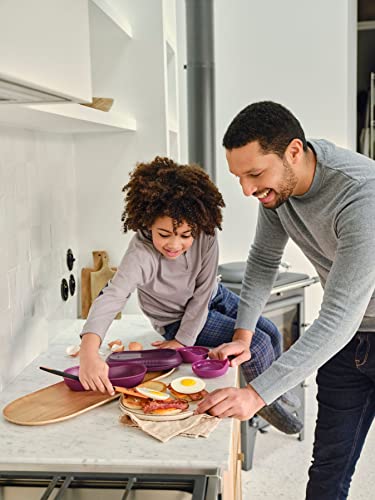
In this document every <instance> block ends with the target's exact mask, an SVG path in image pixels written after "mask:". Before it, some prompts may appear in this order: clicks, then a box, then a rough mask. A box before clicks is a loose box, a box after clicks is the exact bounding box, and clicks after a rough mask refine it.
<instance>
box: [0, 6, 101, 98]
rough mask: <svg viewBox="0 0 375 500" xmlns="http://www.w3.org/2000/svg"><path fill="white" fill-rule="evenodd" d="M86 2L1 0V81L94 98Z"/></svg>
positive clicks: (67, 96)
mask: <svg viewBox="0 0 375 500" xmlns="http://www.w3.org/2000/svg"><path fill="white" fill-rule="evenodd" d="M87 2H88V0H31V1H30V0H1V2H0V79H2V80H5V81H9V82H14V83H19V84H23V85H25V86H27V87H30V88H34V89H38V90H43V91H45V92H48V93H50V94H53V95H57V96H60V97H62V98H66V99H68V100H70V101H75V102H89V101H91V97H92V93H91V73H90V47H89V25H88V4H87Z"/></svg>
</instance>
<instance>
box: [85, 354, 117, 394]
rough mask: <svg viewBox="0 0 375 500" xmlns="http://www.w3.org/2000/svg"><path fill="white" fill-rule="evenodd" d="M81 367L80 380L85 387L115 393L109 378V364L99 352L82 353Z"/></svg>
mask: <svg viewBox="0 0 375 500" xmlns="http://www.w3.org/2000/svg"><path fill="white" fill-rule="evenodd" d="M80 357H81V363H80V367H79V380H80V382H81V384H82V385H83V387H84V388H85V389H86V391H88V390H90V389H91V390H92V391H100V392H103V393H104V392H106V391H107V392H108V393H109V394H110V395H111V396H113V395H114V394H115V392H114V390H113V387H112V384H111V382H110V380H109V378H108V370H109V366H108V365H107V363H105V362H104V361H103V360H102V358H101V357H100V356H99V354H97V353H95V354H86V353H81V356H80Z"/></svg>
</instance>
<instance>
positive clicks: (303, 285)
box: [271, 276, 319, 295]
mask: <svg viewBox="0 0 375 500" xmlns="http://www.w3.org/2000/svg"><path fill="white" fill-rule="evenodd" d="M318 282H319V278H318V277H317V276H313V277H312V278H309V279H305V280H300V281H294V282H293V283H288V284H287V285H280V286H274V287H273V288H272V290H271V295H275V294H276V293H283V292H289V291H290V290H296V289H297V288H306V287H307V286H310V285H313V284H314V283H318Z"/></svg>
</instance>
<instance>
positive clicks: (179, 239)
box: [150, 216, 194, 260]
mask: <svg viewBox="0 0 375 500" xmlns="http://www.w3.org/2000/svg"><path fill="white" fill-rule="evenodd" d="M150 230H151V234H152V243H153V244H154V247H155V248H156V250H157V251H158V252H160V253H161V254H162V255H163V256H164V257H166V258H167V259H172V260H174V259H177V257H179V256H180V255H181V254H183V253H184V252H186V250H188V249H189V248H190V247H191V245H192V244H193V241H194V238H193V237H192V235H191V227H190V226H189V225H188V224H187V223H186V222H185V221H184V222H183V223H182V224H181V226H179V227H178V228H177V229H176V230H174V228H173V220H172V218H171V217H168V216H163V217H158V218H157V219H156V220H155V222H154V223H153V225H152V226H151V228H150Z"/></svg>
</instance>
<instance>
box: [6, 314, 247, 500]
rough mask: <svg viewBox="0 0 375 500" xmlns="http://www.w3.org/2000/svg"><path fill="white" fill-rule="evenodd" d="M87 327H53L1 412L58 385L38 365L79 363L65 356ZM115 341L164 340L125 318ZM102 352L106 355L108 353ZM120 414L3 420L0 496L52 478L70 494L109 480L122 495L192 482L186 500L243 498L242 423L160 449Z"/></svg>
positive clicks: (216, 382) (232, 376)
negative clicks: (35, 422)
mask: <svg viewBox="0 0 375 500" xmlns="http://www.w3.org/2000/svg"><path fill="white" fill-rule="evenodd" d="M82 325H83V320H75V321H70V320H66V321H51V341H50V347H49V349H48V352H46V353H43V354H41V355H40V356H38V358H37V359H35V360H34V361H33V362H32V363H31V364H30V365H29V366H28V367H27V368H26V369H25V370H24V371H23V372H22V373H21V374H20V375H19V376H18V377H17V378H16V379H15V380H14V381H13V382H12V383H11V384H10V385H9V386H8V387H6V389H5V390H4V391H3V392H2V393H1V394H0V402H1V408H4V406H6V405H7V404H8V403H9V402H11V401H13V400H15V399H17V398H19V397H21V396H23V395H26V394H28V393H30V392H34V391H36V390H38V389H41V388H43V387H46V386H48V385H52V384H55V383H56V382H59V381H60V380H59V379H58V378H57V377H56V376H55V375H51V374H49V373H46V372H42V371H41V370H39V366H41V365H44V366H48V367H50V368H56V369H65V368H67V367H69V366H73V365H76V364H78V362H77V359H78V358H71V357H69V356H67V355H66V353H65V350H66V347H67V346H68V345H71V344H78V343H79V332H80V330H81V328H82ZM116 338H120V339H122V341H123V342H124V344H128V343H129V341H134V340H137V341H139V342H141V343H142V344H143V348H144V349H148V348H150V347H151V342H153V341H154V340H157V339H160V336H159V335H158V334H157V333H156V332H154V331H153V329H152V328H151V326H150V324H149V322H148V320H147V319H146V318H145V317H143V316H141V315H127V316H125V318H123V319H122V320H119V321H115V322H114V323H113V324H112V326H111V328H110V330H109V332H108V335H107V337H106V341H105V342H107V341H109V340H114V339H116ZM103 351H105V347H104V346H103ZM103 354H106V355H108V354H109V351H108V352H105V353H103ZM237 375H238V374H237V370H236V369H232V368H229V370H228V372H227V374H226V375H224V376H222V377H220V378H217V379H209V382H208V380H207V386H208V388H209V390H213V389H215V388H218V387H228V386H234V385H237V382H238V381H237ZM120 415H121V412H120V409H119V402H118V400H115V401H112V402H110V403H108V404H105V405H103V406H101V407H98V408H94V409H91V410H90V411H88V412H86V413H83V414H81V415H79V416H76V417H74V418H71V419H69V420H65V421H62V422H56V423H52V424H48V425H42V426H20V425H15V424H12V423H10V422H8V421H6V420H5V419H4V418H3V417H2V419H1V422H0V443H1V445H0V481H2V482H0V498H3V497H2V496H1V495H2V493H1V490H2V488H3V489H4V491H5V488H9V487H10V486H6V487H5V486H4V485H5V484H8V485H9V484H13V485H17V484H19V480H21V479H22V478H23V477H25V478H27V477H28V478H29V480H30V484H31V482H32V480H33V478H34V479H37V478H39V479H40V480H42V478H47V479H45V481H53V480H54V481H55V482H56V481H57V483H56V484H57V485H58V486H59V487H60V486H61V484H63V483H64V482H65V483H66V486H69V485H70V486H69V488H72V487H73V486H74V484H75V486H74V487H76V488H78V486H79V481H80V480H81V484H85V483H84V478H86V479H87V484H88V483H89V482H90V481H91V483H92V480H93V479H95V478H96V479H97V480H99V479H100V481H102V483H103V484H104V485H106V484H110V483H111V481H112V483H111V484H112V487H113V488H116V484H117V485H118V484H121V485H122V486H121V487H122V489H123V490H125V487H127V488H128V489H130V487H131V486H132V485H133V488H138V486H139V487H146V486H147V485H150V484H152V485H154V486H155V485H156V487H157V488H160V485H164V487H167V488H172V487H173V488H174V489H178V487H176V486H175V484H177V483H181V484H182V483H183V484H185V485H186V484H188V483H189V484H192V485H193V487H192V489H191V491H192V493H193V495H192V497H191V496H190V497H189V498H194V499H195V498H206V499H216V498H217V497H218V496H219V495H221V498H223V499H231V498H241V482H240V477H241V476H240V471H241V462H240V453H239V451H240V450H239V442H240V438H239V422H237V421H235V420H233V419H224V420H222V421H221V422H220V424H219V426H218V427H217V428H216V429H215V430H214V431H213V432H212V433H211V434H210V435H209V437H208V438H197V439H192V438H187V437H180V436H179V437H175V438H173V439H171V440H170V441H168V442H167V443H161V442H159V441H157V440H156V439H154V438H152V437H150V436H149V435H147V434H145V433H144V432H142V431H141V430H139V429H136V428H132V427H128V426H124V425H123V424H121V423H119V417H120ZM48 478H49V479H48ZM57 478H58V479H57ZM89 480H90V481H89ZM7 481H8V482H7ZM17 481H18V482H17ZM91 483H90V484H91ZM43 484H46V483H43ZM2 485H3V486H2ZM134 485H136V486H134ZM141 485H143V486H141ZM52 486H53V484H52V485H51V486H50V489H51V491H52ZM91 487H93V486H92V485H90V488H91ZM151 489H153V488H151ZM182 489H183V488H182ZM117 494H118V495H119V494H120V492H118V491H117ZM41 497H42V495H39V496H38V497H36V498H41ZM4 498H6V497H5V495H4ZM9 498H13V497H11V496H9ZM14 498H17V497H14ZM19 498H22V497H19ZM30 498H31V497H30ZM44 498H48V497H47V496H45V497H44ZM51 498H52V497H51ZM53 498H58V497H53ZM64 498H65V497H64ZM69 498H83V497H81V496H76V497H74V496H69ZM91 498H95V497H94V496H93V495H92V496H91ZM97 498H100V497H97ZM108 498H109V496H108ZM111 498H122V497H121V495H120V496H116V497H111ZM123 498H125V497H123ZM129 498H130V497H129ZM134 498H135V497H134ZM137 498H138V497H137ZM139 498H141V497H139ZM142 498H143V497H142ZM145 498H146V497H145ZM165 498H167V496H165ZM168 498H172V497H168Z"/></svg>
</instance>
